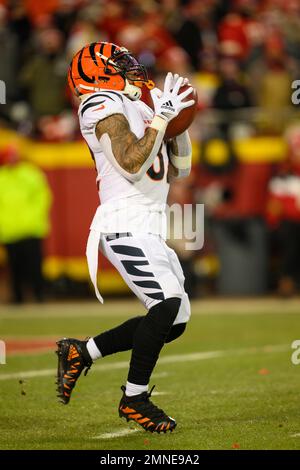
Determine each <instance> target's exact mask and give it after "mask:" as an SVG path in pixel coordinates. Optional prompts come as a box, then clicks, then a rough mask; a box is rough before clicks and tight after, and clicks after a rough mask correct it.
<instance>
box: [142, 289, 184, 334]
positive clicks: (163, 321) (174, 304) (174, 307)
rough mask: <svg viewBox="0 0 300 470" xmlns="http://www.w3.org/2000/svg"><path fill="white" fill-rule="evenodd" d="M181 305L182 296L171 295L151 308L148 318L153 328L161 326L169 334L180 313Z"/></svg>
mask: <svg viewBox="0 0 300 470" xmlns="http://www.w3.org/2000/svg"><path fill="white" fill-rule="evenodd" d="M180 305H181V298H179V297H171V298H168V299H165V300H162V301H161V302H159V303H158V304H156V305H154V307H152V308H150V310H149V312H148V314H147V319H148V320H149V321H150V322H151V324H152V327H153V330H155V329H156V328H159V329H160V330H164V331H165V332H166V334H167V333H168V331H169V330H170V328H171V326H172V325H173V323H174V321H175V318H176V317H177V315H178V312H179V309H180Z"/></svg>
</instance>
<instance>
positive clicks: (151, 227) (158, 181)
mask: <svg viewBox="0 0 300 470" xmlns="http://www.w3.org/2000/svg"><path fill="white" fill-rule="evenodd" d="M112 114H124V115H125V116H126V118H127V120H128V122H129V126H130V129H131V131H132V132H133V133H134V134H135V135H136V136H137V138H138V139H140V138H141V137H143V135H144V133H145V129H146V128H147V127H148V126H149V124H150V123H151V121H152V119H153V111H152V110H151V108H149V107H148V106H147V105H146V104H145V103H143V102H142V101H140V100H138V101H132V100H130V99H129V98H127V97H126V96H125V95H124V94H122V93H118V92H116V91H110V90H102V91H100V92H97V93H93V94H92V95H88V97H87V98H86V99H84V100H83V101H82V102H81V104H80V106H79V110H78V115H79V122H80V129H81V133H82V135H83V137H84V139H85V140H86V142H87V144H88V146H89V149H90V151H91V154H92V157H93V159H94V161H95V166H96V170H97V183H98V187H99V198H100V206H99V207H98V209H97V212H96V214H95V217H94V220H93V223H92V226H91V228H92V229H94V230H97V231H100V232H102V233H117V232H143V233H153V234H158V235H161V236H162V237H163V238H165V236H166V216H165V204H166V200H167V195H168V191H169V184H168V182H167V172H168V161H169V160H168V155H167V148H166V144H165V143H163V144H162V146H161V150H160V152H159V154H158V155H157V157H156V159H155V160H154V163H153V165H152V166H151V167H150V168H149V170H148V171H147V173H146V174H145V175H144V176H143V177H142V178H141V180H140V181H138V182H131V181H129V180H127V179H126V178H125V177H124V176H122V175H121V174H120V173H119V172H118V170H117V169H116V168H115V167H114V166H113V165H112V164H111V163H110V161H109V160H108V158H106V156H105V155H104V153H103V151H102V148H101V144H100V142H99V140H98V139H97V137H96V133H95V130H96V125H97V123H98V121H100V120H102V119H104V118H106V117H108V116H110V115H112Z"/></svg>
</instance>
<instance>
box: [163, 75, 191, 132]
mask: <svg viewBox="0 0 300 470" xmlns="http://www.w3.org/2000/svg"><path fill="white" fill-rule="evenodd" d="M190 86H191V85H190V84H188V85H184V86H182V87H181V88H180V92H181V93H182V92H184V91H185V90H187V89H188V88H189V87H190ZM189 100H194V101H195V103H194V104H193V105H192V106H189V107H188V108H184V109H182V110H181V111H180V113H179V114H178V116H176V117H175V118H174V119H172V121H171V122H169V124H168V127H167V130H166V133H165V140H169V139H173V138H174V137H176V136H177V135H179V134H182V133H183V132H184V131H186V130H187V129H188V128H189V127H190V125H191V124H192V122H193V120H194V118H195V115H196V112H197V105H198V95H197V91H196V90H195V88H194V89H193V91H192V92H191V94H190V95H188V96H187V97H186V98H185V100H184V101H189Z"/></svg>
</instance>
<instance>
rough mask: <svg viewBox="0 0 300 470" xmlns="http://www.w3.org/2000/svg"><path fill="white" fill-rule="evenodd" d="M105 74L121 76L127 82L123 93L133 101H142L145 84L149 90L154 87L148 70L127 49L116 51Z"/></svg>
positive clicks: (107, 64) (108, 62) (107, 63)
mask: <svg viewBox="0 0 300 470" xmlns="http://www.w3.org/2000/svg"><path fill="white" fill-rule="evenodd" d="M105 73H106V74H107V75H121V77H123V78H124V80H125V87H124V90H123V92H124V94H126V95H128V96H129V98H131V99H132V100H138V99H140V97H141V95H142V90H141V88H142V86H143V84H145V85H146V86H147V87H148V88H149V89H151V88H153V86H154V84H153V82H152V81H151V80H149V79H148V74H147V70H146V68H145V67H144V66H143V65H141V64H140V63H139V62H138V60H137V59H136V58H135V57H133V56H132V55H131V54H130V53H129V51H128V50H127V49H125V48H121V49H120V50H118V51H116V52H115V53H114V54H113V55H111V56H110V57H109V58H108V59H107V61H106V67H105Z"/></svg>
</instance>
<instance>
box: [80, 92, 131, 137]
mask: <svg viewBox="0 0 300 470" xmlns="http://www.w3.org/2000/svg"><path fill="white" fill-rule="evenodd" d="M78 114H79V119H80V122H81V125H82V126H83V127H88V128H90V127H93V126H94V125H95V124H97V122H98V121H100V120H102V119H105V118H106V117H108V116H110V115H112V114H124V104H123V97H122V95H121V94H119V93H116V92H114V91H110V90H103V91H100V92H99V93H94V94H93V95H92V96H90V97H89V98H87V99H86V100H85V101H83V103H81V105H80V106H79V110H78Z"/></svg>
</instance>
